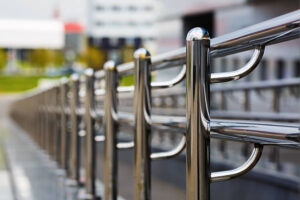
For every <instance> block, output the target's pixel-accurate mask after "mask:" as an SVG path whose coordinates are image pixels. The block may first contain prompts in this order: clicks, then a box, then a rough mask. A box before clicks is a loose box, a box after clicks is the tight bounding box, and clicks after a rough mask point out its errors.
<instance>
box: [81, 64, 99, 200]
mask: <svg viewBox="0 0 300 200" xmlns="http://www.w3.org/2000/svg"><path fill="white" fill-rule="evenodd" d="M85 77H86V83H85V84H86V86H85V89H86V98H85V129H86V135H85V183H84V184H85V195H84V197H82V199H95V194H96V188H95V176H96V174H95V168H96V158H95V150H96V144H95V135H96V134H95V119H93V118H92V112H94V107H95V105H94V104H95V101H94V100H95V98H94V91H95V88H94V81H95V76H94V70H93V69H87V70H85Z"/></svg>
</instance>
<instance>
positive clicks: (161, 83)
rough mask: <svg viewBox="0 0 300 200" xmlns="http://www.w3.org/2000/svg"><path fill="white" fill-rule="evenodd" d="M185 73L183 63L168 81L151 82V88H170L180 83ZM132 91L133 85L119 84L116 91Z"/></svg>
mask: <svg viewBox="0 0 300 200" xmlns="http://www.w3.org/2000/svg"><path fill="white" fill-rule="evenodd" d="M185 74H186V65H184V66H183V67H182V69H181V71H180V72H179V73H178V74H177V76H176V77H175V78H173V79H172V80H169V81H159V82H151V88H153V89H163V88H170V87H173V86H175V85H177V84H178V83H180V82H181V81H182V80H183V79H184V78H185ZM133 91H134V86H133V85H132V86H120V87H118V92H119V93H124V92H133Z"/></svg>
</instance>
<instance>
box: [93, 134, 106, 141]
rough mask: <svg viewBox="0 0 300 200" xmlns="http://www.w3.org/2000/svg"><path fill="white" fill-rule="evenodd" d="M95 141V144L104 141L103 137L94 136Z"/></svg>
mask: <svg viewBox="0 0 300 200" xmlns="http://www.w3.org/2000/svg"><path fill="white" fill-rule="evenodd" d="M95 141H96V142H104V141H105V136H104V135H96V136H95Z"/></svg>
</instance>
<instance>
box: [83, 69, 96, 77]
mask: <svg viewBox="0 0 300 200" xmlns="http://www.w3.org/2000/svg"><path fill="white" fill-rule="evenodd" d="M84 75H86V76H89V77H92V76H93V75H94V69H92V68H87V69H86V70H84Z"/></svg>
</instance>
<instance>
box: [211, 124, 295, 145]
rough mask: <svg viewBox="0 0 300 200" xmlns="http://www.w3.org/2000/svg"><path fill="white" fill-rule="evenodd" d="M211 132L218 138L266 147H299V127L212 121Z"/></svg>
mask: <svg viewBox="0 0 300 200" xmlns="http://www.w3.org/2000/svg"><path fill="white" fill-rule="evenodd" d="M211 131H213V132H215V133H219V134H220V135H219V137H222V135H224V136H228V137H231V138H232V139H233V140H240V141H245V142H254V143H260V144H268V145H272V144H273V145H283V146H284V145H286V146H290V147H292V146H294V147H295V148H297V147H298V148H299V147H300V126H299V125H298V126H297V125H293V126H292V125H285V124H274V123H259V122H248V121H247V122H243V121H237V120H212V121H211Z"/></svg>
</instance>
